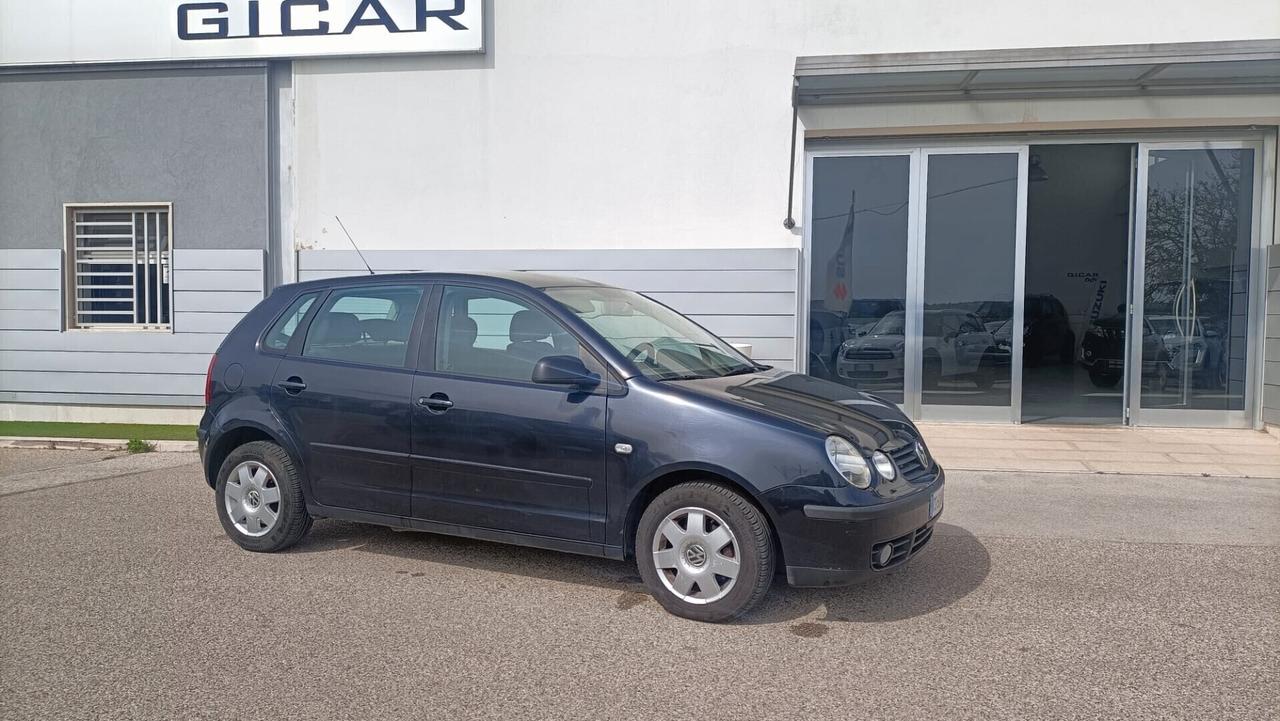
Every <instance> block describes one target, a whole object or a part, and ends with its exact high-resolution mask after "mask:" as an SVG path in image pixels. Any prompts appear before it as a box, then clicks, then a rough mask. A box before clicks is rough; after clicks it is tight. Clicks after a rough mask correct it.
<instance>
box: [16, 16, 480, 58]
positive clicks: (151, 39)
mask: <svg viewBox="0 0 1280 721" xmlns="http://www.w3.org/2000/svg"><path fill="white" fill-rule="evenodd" d="M483 51H484V17H483V8H482V3H481V0H219V1H216V2H181V1H178V0H39V1H38V2H32V0H0V65H7V66H14V65H56V64H77V63H129V62H149V61H150V62H158V61H174V60H225V59H237V58H305V57H323V56H348V55H401V54H417V53H467V52H471V53H475V52H483Z"/></svg>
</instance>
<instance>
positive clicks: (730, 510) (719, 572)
mask: <svg viewBox="0 0 1280 721" xmlns="http://www.w3.org/2000/svg"><path fill="white" fill-rule="evenodd" d="M636 564H637V565H638V566H639V569H640V577H641V578H642V579H644V582H645V585H646V586H648V588H649V592H650V593H652V594H653V597H654V598H655V599H657V601H658V603H660V604H662V607H663V608H665V609H667V610H668V611H670V612H671V613H673V614H675V615H677V616H683V617H685V618H690V619H693V620H695V621H708V622H719V621H728V620H731V619H733V618H737V617H738V616H741V615H742V614H744V613H746V612H747V611H748V610H749V609H750V608H751V607H752V606H754V605H755V604H756V603H758V602H759V601H760V599H761V598H763V597H764V595H765V593H766V592H767V591H768V590H769V583H770V582H771V581H772V579H773V570H774V569H773V567H774V553H773V534H772V532H771V531H770V528H769V523H768V520H767V519H766V518H765V516H764V514H763V513H762V512H761V511H760V510H759V509H758V508H756V507H755V505H754V504H752V503H751V501H749V500H747V499H746V498H743V497H742V495H740V494H738V493H737V492H735V491H733V490H731V489H729V488H727V487H725V486H723V485H720V484H718V483H711V482H702V481H699V482H693V483H682V484H680V485H678V486H674V487H672V488H670V489H668V490H666V491H664V492H663V493H662V494H660V495H659V496H658V497H657V498H655V499H653V502H652V503H650V504H649V507H648V508H646V509H645V512H644V515H642V516H641V518H640V524H639V526H638V528H637V529H636Z"/></svg>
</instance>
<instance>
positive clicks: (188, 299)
mask: <svg viewBox="0 0 1280 721" xmlns="http://www.w3.org/2000/svg"><path fill="white" fill-rule="evenodd" d="M261 300H262V293H261V291H244V290H181V289H178V290H174V291H173V310H174V312H175V313H179V312H182V311H184V310H199V311H202V312H206V313H210V312H227V313H247V312H249V310H250V309H252V308H253V306H255V305H257V304H258V302H259V301H261Z"/></svg>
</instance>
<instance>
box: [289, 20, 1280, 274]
mask: <svg viewBox="0 0 1280 721" xmlns="http://www.w3.org/2000/svg"><path fill="white" fill-rule="evenodd" d="M486 11H487V15H488V21H487V22H488V28H487V29H486V36H487V37H486V46H487V52H486V53H485V54H484V55H476V56H471V55H459V56H449V57H402V58H379V59H341V60H308V61H299V62H297V63H295V73H296V77H295V83H294V89H295V93H296V99H295V102H296V107H295V109H296V142H297V145H296V147H297V155H296V158H295V163H294V166H293V173H294V180H295V182H296V190H295V193H296V197H295V200H296V206H295V212H294V216H295V219H296V220H295V223H296V225H295V227H294V233H293V235H294V239H295V241H296V243H297V245H298V246H299V247H302V248H332V249H341V248H346V247H348V246H347V241H346V238H345V237H344V236H343V235H342V233H341V231H340V230H339V229H338V228H337V225H336V223H334V221H333V216H334V215H335V214H336V215H340V216H342V218H343V220H344V222H345V223H346V225H347V227H348V228H349V229H350V230H351V231H352V233H353V234H354V235H355V236H356V238H357V240H358V241H359V242H360V243H361V244H362V245H363V246H367V247H369V248H385V249H505V248H526V249H539V248H560V249H586V248H724V249H731V248H744V247H757V248H759V247H791V248H798V247H800V245H801V237H800V235H799V229H796V231H795V232H792V231H787V230H785V229H783V227H782V223H781V220H782V218H783V217H784V215H785V213H786V208H785V201H786V191H787V160H786V159H785V158H786V156H785V155H784V151H785V150H786V146H787V141H788V139H789V135H790V122H791V108H790V102H789V100H790V97H789V93H790V86H791V76H792V70H793V68H794V64H795V59H796V57H797V56H802V55H826V54H848V53H878V52H920V51H928V50H966V49H987V48H1016V47H1036V46H1039V47H1050V46H1071V45H1101V44H1131V43H1167V42H1194V41H1208V40H1244V39H1260V38H1268V37H1276V36H1278V35H1280V3H1276V2H1274V0H1237V1H1234V2H1230V1H1228V2H1218V3H1214V4H1212V5H1206V4H1205V3H1203V2H1202V1H1201V0H1167V1H1165V2H1161V3H1158V4H1153V3H1151V2H1144V1H1142V0H1078V1H1076V2H1071V3H1042V2H1026V0H984V2H982V3H957V2H951V1H947V0H898V1H895V2H869V1H863V2H848V1H846V0H806V1H805V2H791V3H786V2H764V1H762V0H709V1H705V2H696V3H690V2H684V1H681V0H662V1H659V2H643V3H641V2H629V3H619V2H597V1H595V0H521V1H520V2H500V3H489V4H486ZM802 207H803V197H802V188H800V187H797V195H796V202H795V212H796V216H797V217H800V209H801V208H802Z"/></svg>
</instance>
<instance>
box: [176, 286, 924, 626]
mask: <svg viewBox="0 0 1280 721" xmlns="http://www.w3.org/2000/svg"><path fill="white" fill-rule="evenodd" d="M198 439H199V447H200V455H201V460H202V464H203V468H204V473H205V478H206V480H207V482H208V484H209V485H210V487H211V488H212V489H213V491H214V505H215V509H216V513H217V515H218V518H219V520H220V522H221V524H222V526H223V528H224V530H225V531H226V533H227V535H229V536H230V537H231V539H233V540H234V541H235V542H236V543H237V544H239V545H240V546H241V547H242V548H244V549H247V550H250V551H281V550H284V549H286V548H289V547H290V546H292V545H294V544H296V543H298V542H299V541H300V540H301V539H302V538H303V537H304V536H305V535H306V533H307V531H308V530H309V529H310V527H311V525H312V522H313V521H314V520H315V519H317V518H336V519H343V520H347V521H358V522H364V523H372V524H379V525H383V526H391V527H396V528H406V529H415V530H421V531H431V532H437V533H446V534H454V535H459V536H466V537H471V538H478V539H484V540H489V541H502V542H507V543H515V544H522V545H527V546H536V547H541V548H549V549H555V550H560V551H568V552H573V553H581V554H587V555H591V556H600V557H606V558H613V559H620V560H621V559H632V560H634V561H635V563H636V564H637V566H638V568H639V572H640V576H641V578H642V579H643V581H644V583H645V585H646V586H647V587H648V589H649V590H650V592H651V593H652V594H653V595H654V597H655V598H656V599H657V600H658V602H659V603H660V604H662V606H663V607H665V608H666V609H668V610H669V611H671V612H672V613H675V614H677V615H680V616H684V617H687V618H692V619H696V620H701V621H724V620H728V619H732V618H735V617H737V616H740V615H741V614H743V613H745V612H746V611H747V610H749V609H750V608H751V607H752V606H753V605H755V604H756V603H757V602H759V601H760V599H761V598H762V597H763V596H764V595H765V593H766V591H767V590H768V588H769V586H770V584H771V583H772V582H773V580H774V576H775V574H777V575H779V576H782V577H784V578H785V579H786V581H787V582H789V583H790V584H792V585H796V586H826V585H837V584H847V583H852V582H857V581H863V580H867V579H870V578H874V577H876V576H878V575H881V574H883V573H886V572H888V571H892V570H894V569H897V568H900V567H902V566H903V564H905V563H907V562H908V561H910V560H911V559H912V558H914V557H916V555H917V554H919V553H920V552H921V551H922V550H923V549H925V548H926V547H927V545H928V544H929V541H930V539H931V538H932V535H933V532H934V528H935V524H936V523H937V520H938V517H939V514H940V513H941V511H942V502H943V497H942V494H943V484H944V474H943V471H942V469H941V468H940V467H939V466H938V464H937V463H936V462H935V461H934V459H933V458H932V456H931V455H930V453H929V451H928V449H927V447H926V445H925V442H924V439H923V438H921V436H920V433H919V431H918V430H917V429H916V427H915V426H914V425H913V424H912V423H911V422H910V421H909V420H908V419H907V418H906V417H905V416H904V415H903V414H902V413H901V412H900V411H899V410H898V408H897V407H896V406H895V405H893V404H892V403H889V402H886V401H883V400H881V399H878V398H876V397H874V396H871V395H867V394H864V393H861V392H859V391H857V390H854V389H851V388H848V387H846V386H843V385H840V384H837V383H832V382H828V381H824V380H821V379H818V378H813V377H811V376H807V375H803V374H798V373H792V372H789V371H785V370H781V369H777V368H770V367H767V366H763V365H760V364H757V363H755V362H753V361H752V360H750V359H749V358H747V357H745V356H743V355H742V354H740V353H739V352H738V351H736V350H735V349H734V348H733V347H732V346H730V345H729V344H727V343H725V342H724V341H723V340H721V339H720V338H718V337H716V336H715V335H714V334H712V333H710V332H708V331H707V330H705V329H703V328H702V327H701V326H699V325H697V324H696V323H694V322H693V321H691V320H689V319H688V318H686V317H684V316H682V315H680V314H679V313H676V312H675V311H673V310H671V309H670V308H667V307H666V306H663V305H661V304H659V303H657V302H655V301H653V300H652V299H650V298H648V297H646V296H644V295H641V294H639V293H635V292H632V291H628V290H622V289H619V288H613V287H609V286H606V285H601V284H598V283H592V282H588V281H582V280H576V279H568V278H560V277H555V276H548V275H539V274H531V273H503V274H491V275H477V274H432V273H410V274H397V275H383V276H364V277H352V278H336V279H328V280H320V281H311V282H306V283H299V284H293V285H286V286H282V287H280V288H277V289H276V290H275V291H274V292H273V293H272V294H271V295H270V296H269V297H268V298H267V299H266V300H264V301H262V302H261V303H260V304H259V305H258V306H257V307H255V308H254V309H253V310H252V311H250V312H249V313H248V314H247V315H246V316H245V317H244V318H243V319H242V320H241V321H240V323H239V324H237V325H236V327H235V328H234V329H233V330H232V331H231V332H230V334H228V336H227V337H226V339H225V340H224V341H223V343H222V344H221V346H220V347H219V349H218V352H217V354H216V355H215V356H214V357H213V359H212V360H211V362H210V364H209V371H208V375H207V378H206V410H205V413H204V417H203V418H202V420H201V422H200V426H199V431H198ZM299 572H303V569H302V567H301V566H300V567H299Z"/></svg>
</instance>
